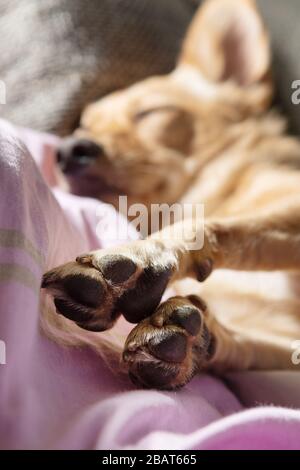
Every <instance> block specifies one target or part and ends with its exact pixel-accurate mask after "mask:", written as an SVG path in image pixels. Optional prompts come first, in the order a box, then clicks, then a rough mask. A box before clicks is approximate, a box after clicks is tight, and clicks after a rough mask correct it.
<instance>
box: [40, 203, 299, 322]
mask: <svg viewBox="0 0 300 470" xmlns="http://www.w3.org/2000/svg"><path fill="white" fill-rule="evenodd" d="M182 224H183V225H182ZM196 226H197V224H196V225H195V224H194V223H193V222H192V221H184V222H182V223H180V224H178V226H177V227H176V226H174V229H172V231H171V235H170V231H169V230H168V229H166V230H165V231H162V232H159V233H157V234H155V237H149V238H148V239H147V240H142V241H138V242H134V243H132V244H129V245H125V246H121V247H118V248H114V249H111V250H98V251H95V252H92V253H89V254H87V255H82V256H79V257H78V258H77V261H76V262H71V263H68V264H66V265H63V266H60V267H58V268H55V269H53V270H52V271H50V272H48V273H46V274H45V276H44V279H43V284H42V287H45V288H47V289H48V290H49V291H50V292H51V293H52V294H53V296H54V298H55V304H56V308H57V310H58V312H59V313H61V314H63V315H65V316H67V317H68V318H70V319H73V320H74V321H76V322H77V323H78V324H79V325H80V326H82V327H83V328H87V329H92V330H97V331H101V330H104V329H107V328H109V327H111V326H112V325H113V323H114V322H115V320H116V319H117V318H118V316H119V315H120V314H121V313H123V314H124V316H125V317H126V318H127V319H128V320H129V321H131V322H133V323H137V322H139V321H141V320H142V319H143V318H146V317H148V316H149V315H151V314H152V313H153V311H154V310H155V309H156V307H157V306H158V304H159V302H160V300H161V297H162V295H163V292H164V290H165V288H166V286H167V284H168V283H169V282H170V281H172V280H175V279H178V278H184V277H187V276H192V277H196V278H197V279H198V280H199V281H203V280H205V279H206V278H207V276H208V275H209V274H210V273H211V271H212V269H214V268H215V269H216V268H229V269H240V270H299V268H300V204H299V205H293V207H291V206H288V207H284V208H282V209H281V210H276V211H273V212H272V213H269V214H267V215H265V216H262V215H261V216H259V217H257V218H255V217H248V218H247V217H245V218H236V219H220V220H218V221H210V220H208V221H207V222H206V223H205V225H204V244H203V247H202V248H201V249H198V250H190V249H189V243H190V242H191V238H192V236H194V237H196V236H197V233H196V231H197V228H196V229H195V227H196ZM183 234H185V235H186V236H187V239H186V240H185V239H184V236H183ZM187 240H188V242H187Z"/></svg>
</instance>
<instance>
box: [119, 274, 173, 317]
mask: <svg viewBox="0 0 300 470" xmlns="http://www.w3.org/2000/svg"><path fill="white" fill-rule="evenodd" d="M171 275H172V269H171V268H165V269H163V268H159V269H157V268H155V267H152V266H151V267H148V268H146V269H145V270H144V272H143V273H142V274H141V275H140V277H139V278H138V280H137V282H136V285H135V287H134V289H131V290H128V291H126V292H125V293H124V294H123V295H122V297H121V298H120V300H119V302H118V304H117V309H119V310H120V311H121V312H122V313H123V315H124V317H125V318H126V320H127V321H129V322H131V323H138V322H139V321H141V320H143V319H144V318H147V317H149V316H150V315H151V314H152V313H153V312H154V310H155V309H156V307H157V306H158V304H159V302H160V300H161V298H162V295H163V293H164V291H165V289H166V287H167V284H168V281H169V279H170V277H171Z"/></svg>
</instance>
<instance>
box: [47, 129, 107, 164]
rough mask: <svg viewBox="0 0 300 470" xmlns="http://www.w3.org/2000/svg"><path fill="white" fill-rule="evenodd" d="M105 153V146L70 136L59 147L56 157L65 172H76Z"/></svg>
mask: <svg viewBox="0 0 300 470" xmlns="http://www.w3.org/2000/svg"><path fill="white" fill-rule="evenodd" d="M103 154H104V151H103V148H102V147H101V146H100V145H98V144H96V143H95V142H93V141H91V140H87V139H74V138H73V137H69V138H67V139H64V140H63V142H62V144H61V145H60V146H59V148H58V149H57V152H56V158H57V162H58V164H59V166H60V167H61V169H62V170H63V171H64V172H65V173H74V172H76V171H80V170H81V169H84V168H86V167H87V166H89V165H91V164H92V163H93V162H95V160H96V159H97V158H98V157H100V156H101V155H103Z"/></svg>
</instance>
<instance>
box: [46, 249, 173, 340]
mask: <svg viewBox="0 0 300 470" xmlns="http://www.w3.org/2000/svg"><path fill="white" fill-rule="evenodd" d="M177 265H178V261H177V258H176V256H175V255H174V253H173V252H172V251H171V250H166V249H165V248H164V247H163V246H162V245H161V243H160V242H158V241H153V240H151V241H148V240H147V241H138V242H135V243H132V244H129V245H126V246H123V247H119V248H118V249H113V250H99V251H95V252H92V253H88V254H86V255H82V256H79V257H78V258H77V259H76V262H71V263H67V264H65V265H63V266H59V267H58V268H55V269H53V270H51V271H49V272H47V273H46V274H45V275H44V277H43V282H42V287H43V288H46V289H48V291H49V292H50V293H51V294H52V295H53V297H54V303H55V306H56V309H57V312H58V313H60V314H62V315H64V316H65V317H67V318H69V319H71V320H74V321H75V322H76V323H77V324H78V325H79V326H81V327H82V328H85V329H88V330H92V331H103V330H106V329H108V328H111V327H112V325H113V324H114V323H115V321H116V319H117V318H118V317H119V316H120V314H123V315H124V316H125V318H126V319H127V320H128V321H130V322H132V323H137V322H139V321H140V320H142V319H144V318H146V317H148V316H149V315H151V313H153V311H154V310H155V309H156V307H157V306H158V304H159V302H160V300H161V297H162V295H163V293H164V290H165V288H166V286H167V284H168V282H169V280H170V279H171V277H172V275H173V273H175V271H176V269H177Z"/></svg>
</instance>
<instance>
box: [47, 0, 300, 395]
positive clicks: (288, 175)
mask: <svg viewBox="0 0 300 470" xmlns="http://www.w3.org/2000/svg"><path fill="white" fill-rule="evenodd" d="M271 98H272V83H271V78H270V51H269V42H268V37H267V34H266V32H265V30H264V27H263V25H262V22H261V20H260V18H259V15H258V13H257V11H256V9H255V5H254V2H253V1H251V0H208V1H207V2H206V3H205V4H204V6H203V7H201V8H200V9H199V12H198V13H197V14H196V16H195V19H194V21H193V23H192V25H191V27H190V29H189V31H188V34H187V37H186V40H185V42H184V45H183V49H182V53H181V55H180V58H179V61H178V65H177V67H176V69H175V70H174V72H172V73H171V74H169V75H167V76H163V77H155V78H150V79H148V80H145V81H143V82H141V83H138V84H137V85H134V86H133V87H131V88H129V89H127V90H124V91H120V92H117V93H114V94H112V95H110V96H108V97H106V98H105V99H102V100H101V101H99V102H97V103H95V104H93V105H90V106H89V107H88V108H87V109H86V110H85V112H84V113H83V116H82V121H81V127H80V129H79V130H77V131H76V133H75V135H74V136H73V137H72V138H71V139H68V140H67V141H66V142H65V143H64V145H63V146H62V147H61V149H60V151H59V160H60V163H61V166H62V167H63V169H64V171H65V173H66V175H67V177H68V180H69V183H70V186H71V189H72V190H73V191H74V192H76V193H78V194H85V195H86V194H89V195H93V196H95V197H99V198H101V199H102V200H105V201H107V202H112V203H114V204H116V202H117V196H118V195H119V194H127V195H128V197H129V202H143V203H145V204H147V205H150V204H151V203H156V202H159V203H162V202H166V203H168V204H171V203H173V202H176V201H181V202H190V203H199V202H202V203H204V204H205V212H206V214H205V215H206V221H205V227H204V246H203V248H202V249H200V250H196V251H193V250H189V248H188V244H187V240H185V239H182V240H180V239H178V237H177V236H174V237H173V239H170V238H168V237H166V236H165V235H164V233H163V232H161V233H159V234H155V236H154V235H150V236H149V237H148V238H147V239H146V240H144V241H139V242H136V243H132V244H129V245H127V246H122V247H119V248H118V249H113V250H105V251H96V252H93V253H89V254H87V255H82V256H79V257H78V258H77V260H76V262H75V261H74V262H70V263H68V264H66V265H63V266H60V267H58V268H55V269H53V270H51V271H49V272H48V273H46V274H45V276H44V280H43V287H45V288H47V289H48V290H49V292H50V293H51V294H53V296H54V298H55V305H56V309H57V311H58V312H59V313H61V314H63V315H65V316H66V317H67V318H70V319H72V320H74V321H75V322H76V323H77V325H79V326H80V327H81V328H85V329H87V330H92V331H103V330H105V329H107V328H110V327H111V326H112V325H113V324H114V323H115V321H116V319H117V318H118V317H119V316H120V315H121V314H123V315H124V316H125V318H127V319H128V320H129V321H131V322H133V323H138V324H137V326H136V327H135V328H134V329H133V330H132V332H131V333H130V335H129V337H128V339H127V341H126V344H125V350H124V353H123V359H124V362H125V363H126V365H127V367H128V369H129V372H130V376H131V378H132V380H133V381H134V382H135V383H138V384H140V385H143V386H154V387H158V388H166V389H171V388H176V387H179V386H182V385H183V384H185V383H186V382H187V381H188V380H189V379H190V378H191V377H192V376H193V374H194V373H195V372H197V371H200V370H203V369H211V370H215V371H218V372H219V373H222V372H223V371H226V370H228V369H249V368H256V369H267V368H272V369H276V368H277V369H282V368H293V367H295V365H294V364H293V362H292V359H291V356H292V352H293V351H292V349H291V347H292V346H291V345H292V342H293V341H294V340H297V339H300V313H299V312H300V309H299V307H300V303H299V297H298V296H297V279H298V274H297V273H298V272H299V271H300V192H299V191H300V173H299V165H300V145H299V141H298V140H297V139H295V138H291V137H288V136H286V135H285V134H284V127H285V126H284V122H283V120H282V119H281V118H280V117H279V116H278V115H276V113H275V112H270V111H268V108H269V106H270V102H271ZM78 168H80V172H79V170H78ZM182 223H183V224H185V225H186V227H185V229H188V230H185V233H187V232H188V233H189V234H191V235H192V236H194V237H196V235H197V234H196V233H194V230H195V225H194V224H193V221H186V220H185V221H184V222H182ZM180 225H181V222H179V223H178V224H177V225H176V227H175V229H176V230H178V233H181V232H180V230H181V226H180ZM220 268H223V269H226V270H231V271H223V270H222V271H219V272H216V273H213V275H211V276H210V277H209V279H208V280H207V281H206V282H205V283H204V284H203V285H200V284H198V283H197V282H195V281H183V282H179V283H176V284H173V286H174V289H176V292H177V293H180V294H181V296H176V297H173V298H171V299H169V300H167V301H166V302H164V303H162V304H161V305H159V302H160V300H161V297H162V294H163V292H164V290H165V288H166V286H167V285H168V284H170V283H171V282H173V281H175V280H180V279H186V278H189V277H193V278H195V279H197V280H198V281H204V280H205V279H206V278H207V277H208V276H209V275H210V274H211V273H212V271H214V270H220ZM232 270H235V271H253V273H241V274H235V273H234V271H232ZM258 272H259V273H258ZM78 286H79V287H78ZM199 293H200V295H201V298H200V297H199V296H198V295H191V294H199ZM186 294H188V295H187V296H186V297H185V296H184V295H186ZM203 298H204V299H205V302H204V301H203V300H202V299H203ZM206 302H207V304H208V306H209V307H206Z"/></svg>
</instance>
